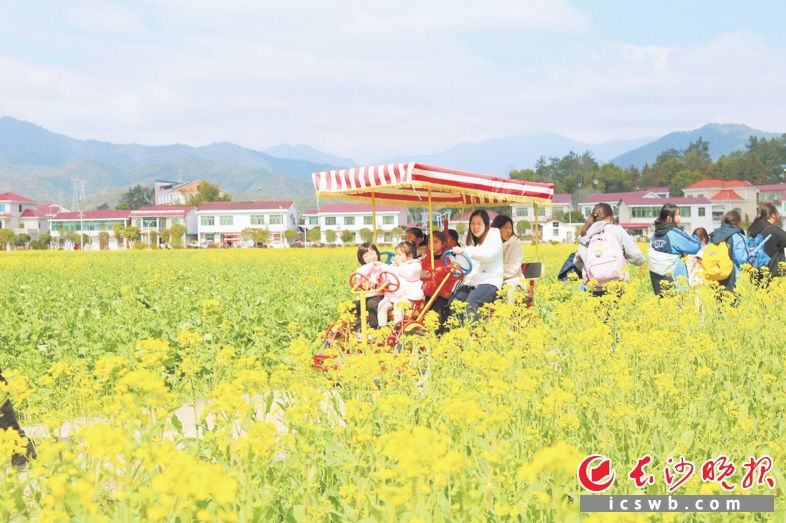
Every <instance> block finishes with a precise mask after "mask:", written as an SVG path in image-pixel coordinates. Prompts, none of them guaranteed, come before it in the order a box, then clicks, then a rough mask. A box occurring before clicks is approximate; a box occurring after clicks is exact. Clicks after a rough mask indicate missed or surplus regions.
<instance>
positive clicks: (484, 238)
mask: <svg viewBox="0 0 786 523" xmlns="http://www.w3.org/2000/svg"><path fill="white" fill-rule="evenodd" d="M453 252H454V253H456V254H462V253H463V254H464V255H465V256H467V257H468V258H469V259H470V260H472V264H473V268H472V272H471V273H470V274H469V275H468V276H467V277H466V278H465V279H464V285H462V286H461V287H460V288H459V290H458V291H457V292H456V297H455V299H457V300H460V301H465V302H467V311H468V314H469V318H470V320H471V321H474V320H475V318H476V316H477V311H478V309H479V308H480V307H481V306H483V305H485V304H486V303H490V302H492V301H494V300H495V299H496V297H497V291H499V290H500V289H501V288H502V280H503V275H504V269H503V265H502V238H501V237H500V234H499V229H496V228H493V227H491V224H490V223H489V215H488V213H487V212H486V211H484V210H480V209H479V210H477V211H475V212H473V213H472V215H471V216H470V218H469V233H467V246H466V247H454V248H453Z"/></svg>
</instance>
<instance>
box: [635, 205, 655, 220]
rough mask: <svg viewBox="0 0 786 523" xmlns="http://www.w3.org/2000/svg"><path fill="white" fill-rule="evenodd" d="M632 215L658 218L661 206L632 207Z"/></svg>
mask: <svg viewBox="0 0 786 523" xmlns="http://www.w3.org/2000/svg"><path fill="white" fill-rule="evenodd" d="M630 215H631V216H633V217H634V218H657V217H658V216H660V207H632V208H631V210H630Z"/></svg>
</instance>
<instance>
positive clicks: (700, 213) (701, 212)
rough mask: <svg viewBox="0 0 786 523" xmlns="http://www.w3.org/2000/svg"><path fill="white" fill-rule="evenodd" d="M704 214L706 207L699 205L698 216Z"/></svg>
mask: <svg viewBox="0 0 786 523" xmlns="http://www.w3.org/2000/svg"><path fill="white" fill-rule="evenodd" d="M706 214H707V208H706V207H699V216H700V217H702V218H703V217H704V216H705V215H706Z"/></svg>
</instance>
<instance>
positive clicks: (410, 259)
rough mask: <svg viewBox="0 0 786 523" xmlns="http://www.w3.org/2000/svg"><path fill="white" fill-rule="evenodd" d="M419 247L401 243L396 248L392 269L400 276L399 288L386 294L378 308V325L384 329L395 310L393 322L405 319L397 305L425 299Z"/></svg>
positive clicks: (409, 243) (410, 243)
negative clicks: (421, 278)
mask: <svg viewBox="0 0 786 523" xmlns="http://www.w3.org/2000/svg"><path fill="white" fill-rule="evenodd" d="M417 252H418V251H417V247H415V244H414V243H412V242H401V243H399V244H398V246H397V247H396V255H395V257H394V258H393V265H392V266H391V267H390V269H391V271H390V272H392V273H393V274H395V275H396V276H398V281H399V286H398V289H396V290H395V291H394V292H385V297H384V298H382V301H381V302H379V305H378V306H377V323H378V324H379V326H380V327H384V326H385V325H387V322H388V312H389V311H390V309H391V308H392V309H393V321H394V322H395V323H399V322H401V321H402V320H403V319H404V311H403V310H402V309H401V308H399V307H396V306H395V305H396V304H397V303H400V302H404V301H406V302H408V303H409V304H410V305H411V304H412V302H413V301H418V300H422V299H423V282H422V281H420V270H421V264H420V262H419V261H418V260H416V259H415V258H416V257H417Z"/></svg>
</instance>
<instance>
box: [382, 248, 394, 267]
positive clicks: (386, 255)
mask: <svg viewBox="0 0 786 523" xmlns="http://www.w3.org/2000/svg"><path fill="white" fill-rule="evenodd" d="M395 255H396V253H395V252H393V251H382V252H380V253H379V259H380V261H382V263H387V264H388V265H390V264H391V262H392V261H393V257H394V256H395Z"/></svg>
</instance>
